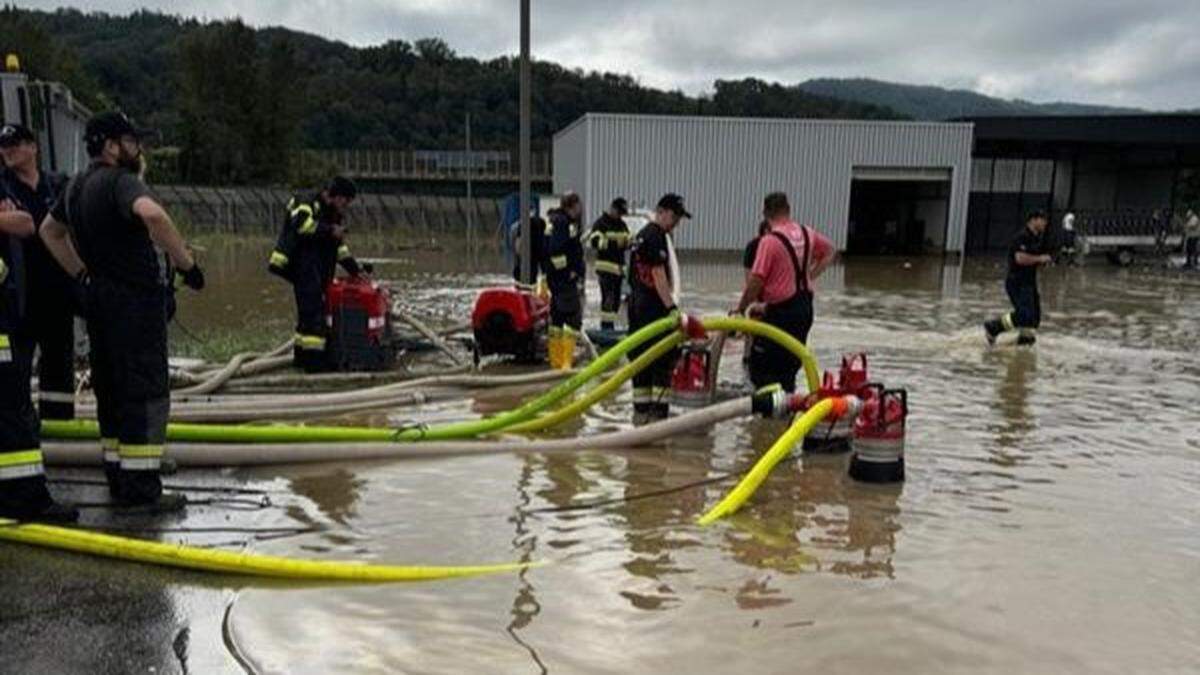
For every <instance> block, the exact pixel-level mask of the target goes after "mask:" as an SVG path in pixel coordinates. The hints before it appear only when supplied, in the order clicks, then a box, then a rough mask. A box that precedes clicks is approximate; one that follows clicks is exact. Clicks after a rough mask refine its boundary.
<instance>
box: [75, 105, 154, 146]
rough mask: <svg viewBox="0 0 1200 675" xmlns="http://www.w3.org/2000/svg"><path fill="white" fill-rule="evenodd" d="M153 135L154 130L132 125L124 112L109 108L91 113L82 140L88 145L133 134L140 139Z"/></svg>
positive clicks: (95, 144)
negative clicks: (108, 109) (94, 113)
mask: <svg viewBox="0 0 1200 675" xmlns="http://www.w3.org/2000/svg"><path fill="white" fill-rule="evenodd" d="M153 135H154V131H152V130H150V129H139V128H138V127H135V126H133V122H132V121H130V119H129V117H127V116H126V115H125V113H123V112H120V111H119V110H110V111H108V112H102V113H98V114H96V115H92V118H91V119H89V120H88V121H87V127H86V128H85V129H84V132H83V140H84V142H86V143H87V144H88V146H99V145H100V144H102V143H104V141H108V140H116V139H120V138H121V137H123V136H133V137H135V138H137V139H138V140H141V139H143V138H147V137H150V136H153Z"/></svg>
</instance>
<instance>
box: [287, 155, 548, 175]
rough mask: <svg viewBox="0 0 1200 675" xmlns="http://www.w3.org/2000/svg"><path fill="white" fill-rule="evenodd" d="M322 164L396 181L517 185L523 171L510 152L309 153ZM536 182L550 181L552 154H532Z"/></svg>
mask: <svg viewBox="0 0 1200 675" xmlns="http://www.w3.org/2000/svg"><path fill="white" fill-rule="evenodd" d="M308 152H309V153H311V155H313V156H315V157H317V158H318V160H319V161H323V162H326V163H328V164H331V165H333V166H336V167H337V168H338V170H339V171H340V172H341V173H343V174H344V175H347V176H350V177H352V178H375V179H397V180H466V179H467V177H468V176H469V177H470V178H471V179H472V180H494V181H515V180H517V179H518V178H519V171H520V167H519V166H518V165H517V161H516V158H515V157H514V155H513V153H512V152H510V151H507V150H503V151H497V150H479V151H473V152H471V153H469V154H468V153H467V152H465V151H459V150H310V151H308ZM531 169H532V173H533V179H534V180H536V181H549V180H551V176H552V170H553V166H552V158H551V154H550V153H549V152H537V153H533V157H532V159H531Z"/></svg>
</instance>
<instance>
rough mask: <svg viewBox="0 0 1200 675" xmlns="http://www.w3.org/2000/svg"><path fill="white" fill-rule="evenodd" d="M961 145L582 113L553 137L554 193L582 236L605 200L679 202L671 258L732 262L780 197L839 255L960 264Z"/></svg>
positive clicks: (858, 127)
mask: <svg viewBox="0 0 1200 675" xmlns="http://www.w3.org/2000/svg"><path fill="white" fill-rule="evenodd" d="M971 145H972V124H970V123H930V122H892V121H857V120H809V119H796V120H785V119H743V118H725V117H666V116H655V115H619V114H596V113H588V114H586V115H584V116H583V117H581V118H579V119H578V120H577V121H575V122H574V123H572V124H571V125H570V126H568V127H567V128H566V129H563V130H562V131H560V132H559V133H558V134H556V135H555V136H554V191H555V192H556V193H559V194H561V193H563V192H567V191H575V192H577V193H579V194H580V196H581V197H582V198H583V203H584V208H585V219H587V223H586V224H590V222H591V220H592V219H594V218H596V217H598V216H599V215H600V213H601V212H602V211H603V210H604V209H605V208H607V206H608V204H609V202H610V201H611V200H612V199H613V198H614V197H617V196H623V197H625V198H626V199H628V200H629V202H630V204H631V205H633V206H641V207H646V208H653V206H654V205H655V203H657V201H658V198H659V197H660V196H661V195H663V194H664V193H666V192H677V193H679V194H681V195H683V197H684V201H685V202H686V203H687V205H688V210H689V211H691V212H692V214H693V216H694V218H693V220H692V221H690V222H687V223H685V224H684V225H683V226H682V227H680V228H679V230H677V235H676V243H677V245H678V246H679V248H681V249H694V250H716V251H721V250H725V251H735V250H741V249H742V247H743V246H744V245H745V244H746V242H747V241H749V240H750V239H751V238H752V237H753V236H754V235H755V233H756V232H755V230H756V227H757V224H758V222H759V221H760V220H761V211H762V199H763V197H764V196H765V195H766V194H767V193H769V192H773V191H776V190H782V191H784V192H786V193H787V194H788V196H789V198H790V200H791V203H792V212H793V216H794V217H795V219H796V220H797V221H798V222H801V223H804V224H809V225H813V226H815V227H816V228H817V229H818V230H820V231H822V232H823V233H825V234H826V235H827V236H829V237H830V238H831V239H832V240H833V242H834V243H835V244H836V246H837V248H838V249H839V250H842V251H849V252H851V253H884V254H886V253H897V254H900V253H903V254H913V253H920V252H927V251H949V252H957V253H961V252H962V250H963V243H964V233H965V231H966V216H967V200H968V198H969V195H970V187H971V175H970V170H971Z"/></svg>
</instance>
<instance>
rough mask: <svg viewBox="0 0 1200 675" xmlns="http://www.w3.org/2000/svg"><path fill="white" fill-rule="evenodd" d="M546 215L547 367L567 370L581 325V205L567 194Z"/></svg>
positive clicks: (573, 195)
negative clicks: (547, 289) (548, 314)
mask: <svg viewBox="0 0 1200 675" xmlns="http://www.w3.org/2000/svg"><path fill="white" fill-rule="evenodd" d="M547 215H548V216H549V219H548V221H547V223H546V240H545V246H546V253H545V255H544V256H543V257H542V260H541V262H542V271H543V272H545V274H546V280H547V283H548V284H549V286H550V340H549V345H548V349H549V352H550V367H551V368H558V369H560V370H568V369H570V368H571V365H572V362H573V361H574V359H575V341H576V340H577V339H578V336H579V330H580V328H582V326H583V298H582V290H581V289H580V284H582V283H583V279H584V273H585V269H584V262H583V244H582V242H580V240H579V237H580V234H581V232H580V231H579V219H580V217H581V216H582V215H583V203H582V202H581V201H580V199H579V195H577V194H575V193H574V192H568V193H567V194H566V195H564V196H563V198H562V202H561V203H560V205H559V207H558V208H556V209H551V210H550V212H549V213H548V214H547Z"/></svg>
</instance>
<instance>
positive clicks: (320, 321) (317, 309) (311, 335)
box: [292, 264, 329, 372]
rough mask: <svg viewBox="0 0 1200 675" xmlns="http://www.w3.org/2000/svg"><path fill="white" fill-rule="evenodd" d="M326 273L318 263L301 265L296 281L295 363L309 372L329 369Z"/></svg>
mask: <svg viewBox="0 0 1200 675" xmlns="http://www.w3.org/2000/svg"><path fill="white" fill-rule="evenodd" d="M327 281H328V280H327V279H326V277H325V274H324V273H323V272H322V270H321V269H320V268H319V267H318V266H317V265H311V264H310V265H298V266H297V267H296V270H295V272H294V276H293V280H292V293H293V294H294V295H295V298H296V342H295V345H294V346H293V347H292V357H293V359H294V361H295V364H296V365H297V366H299V367H300V368H303V369H304V370H306V371H309V372H317V371H321V370H327V369H328V367H329V357H328V353H327V352H326V343H327V339H328V332H329V330H328V327H327V326H326V324H325V286H326V283H327Z"/></svg>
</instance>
